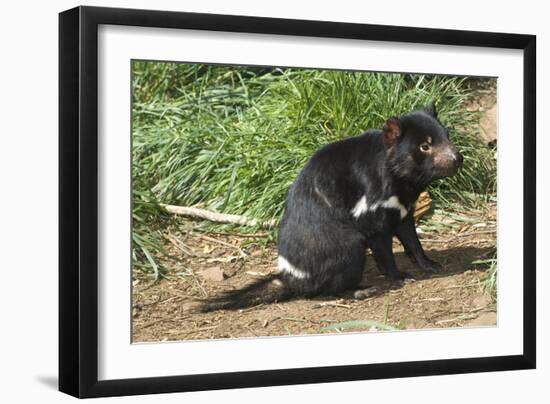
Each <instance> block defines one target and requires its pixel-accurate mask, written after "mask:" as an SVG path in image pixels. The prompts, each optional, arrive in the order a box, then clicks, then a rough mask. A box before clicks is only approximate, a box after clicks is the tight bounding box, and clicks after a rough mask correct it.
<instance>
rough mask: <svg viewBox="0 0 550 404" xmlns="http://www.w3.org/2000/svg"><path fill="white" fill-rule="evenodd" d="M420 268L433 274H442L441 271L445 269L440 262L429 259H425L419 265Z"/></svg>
mask: <svg viewBox="0 0 550 404" xmlns="http://www.w3.org/2000/svg"><path fill="white" fill-rule="evenodd" d="M418 266H419V267H420V268H421V269H422V270H423V271H426V272H432V273H438V272H441V270H442V269H443V267H442V266H441V264H440V263H439V262H436V261H433V260H431V259H429V258H425V259H424V260H422V262H421V263H418Z"/></svg>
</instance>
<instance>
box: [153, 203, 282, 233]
mask: <svg viewBox="0 0 550 404" xmlns="http://www.w3.org/2000/svg"><path fill="white" fill-rule="evenodd" d="M162 206H163V207H164V209H166V211H167V212H169V213H173V214H175V215H181V216H187V217H193V218H200V219H206V220H209V221H211V222H216V223H230V224H238V225H241V226H255V227H261V228H263V229H272V228H274V227H276V226H277V221H276V220H274V219H273V220H268V221H262V220H258V219H249V218H247V217H245V216H241V215H228V214H225V213H217V212H212V211H210V210H206V209H199V208H192V207H187V206H175V205H162Z"/></svg>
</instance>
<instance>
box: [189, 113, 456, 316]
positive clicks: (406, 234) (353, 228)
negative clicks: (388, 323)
mask: <svg viewBox="0 0 550 404" xmlns="http://www.w3.org/2000/svg"><path fill="white" fill-rule="evenodd" d="M462 162H463V157H462V155H461V154H460V153H459V152H458V150H457V149H456V147H455V146H454V145H453V143H452V142H451V141H450V140H449V133H448V131H447V129H446V128H445V127H444V126H443V125H442V124H441V123H440V121H439V120H438V118H437V113H436V111H435V106H434V105H433V103H432V104H431V105H429V106H428V107H424V108H421V109H418V110H415V111H412V112H409V113H407V114H404V115H402V116H400V117H398V118H397V117H392V118H389V119H388V120H387V121H386V123H385V124H384V127H383V128H382V129H371V130H368V131H366V132H364V133H363V134H361V135H359V136H355V137H350V138H347V139H344V140H341V141H337V142H334V143H330V144H327V145H326V146H324V147H322V148H321V149H319V150H318V151H317V152H316V153H315V154H314V155H313V156H312V157H311V159H310V160H309V161H308V163H307V164H306V165H305V167H304V168H303V169H302V171H301V172H300V174H299V175H298V177H297V178H296V180H295V181H294V183H293V185H292V186H291V188H290V190H289V192H288V196H287V199H286V205H285V209H284V214H283V218H282V220H281V223H280V227H279V239H278V241H279V242H278V254H279V255H278V269H279V270H278V272H277V273H276V274H274V275H272V276H270V277H267V278H266V279H261V280H258V281H256V282H254V283H252V284H251V285H249V286H247V287H245V288H244V289H240V290H236V291H232V292H228V293H225V294H223V295H221V296H218V297H215V298H213V299H211V300H208V301H204V302H202V303H200V304H199V309H200V310H201V311H210V310H216V309H236V308H241V307H246V306H250V305H254V304H259V303H270V302H274V301H281V300H285V299H289V298H291V297H295V296H305V297H311V296H315V295H322V294H324V295H334V294H337V293H340V292H342V291H345V290H351V289H354V288H355V289H357V288H358V286H359V283H360V281H361V278H362V273H363V270H364V268H365V260H366V249H367V248H370V249H371V250H372V254H373V256H374V260H375V261H376V265H377V267H378V269H379V270H380V271H381V272H382V273H384V274H385V276H386V277H387V278H389V279H392V280H400V279H405V278H408V277H410V275H409V274H408V273H406V272H401V271H399V270H398V269H397V266H396V264H395V259H394V256H393V252H392V238H393V236H397V238H398V239H399V240H400V242H401V243H402V244H403V246H404V248H405V253H406V254H407V255H408V256H409V257H410V258H411V260H412V261H413V263H415V264H416V265H417V266H418V267H420V268H421V269H422V270H425V271H432V272H437V271H439V270H440V269H441V266H440V265H439V264H438V263H437V262H435V261H432V260H431V259H429V258H428V257H427V256H426V254H425V253H424V250H423V249H422V246H421V244H420V241H419V240H418V236H417V233H416V229H415V225H414V219H413V212H414V206H415V202H416V200H417V199H418V196H419V194H420V193H421V192H422V191H423V190H425V189H426V187H427V186H428V185H429V184H430V182H431V181H433V180H436V179H440V178H443V177H447V176H451V175H454V174H455V173H456V172H457V171H458V169H459V168H460V167H461V165H462Z"/></svg>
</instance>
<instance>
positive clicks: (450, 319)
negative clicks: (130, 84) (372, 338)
mask: <svg viewBox="0 0 550 404" xmlns="http://www.w3.org/2000/svg"><path fill="white" fill-rule="evenodd" d="M460 215H462V217H466V215H467V218H468V221H463V220H461V221H454V220H452V219H449V218H448V217H441V218H438V217H437V216H435V217H432V220H438V221H440V222H441V224H442V225H444V226H445V230H444V231H440V232H436V231H430V232H429V233H425V234H423V238H422V244H423V245H424V248H425V249H426V251H427V254H428V255H429V256H430V257H431V258H432V259H435V260H436V261H438V262H440V263H441V264H442V265H443V267H444V271H443V272H441V273H439V274H435V275H434V274H428V273H423V272H421V271H420V270H418V269H417V268H416V267H414V265H413V264H412V263H411V262H410V261H409V259H408V257H406V256H405V254H404V253H403V250H402V247H401V246H400V244H398V243H397V242H396V243H395V244H394V251H395V254H396V260H397V264H398V267H399V268H400V269H401V270H403V271H407V272H410V273H411V274H413V276H414V277H415V278H416V281H414V282H411V283H402V282H395V283H391V282H388V281H386V280H385V279H384V277H383V276H382V275H381V274H380V273H379V272H378V270H377V269H376V268H375V265H374V260H373V259H372V257H368V258H367V268H366V271H365V273H364V277H363V282H362V286H365V287H367V286H377V287H378V288H379V290H380V291H379V293H378V294H376V295H375V296H373V297H370V298H368V299H365V300H355V299H353V298H352V297H351V296H350V295H348V296H331V297H323V298H317V299H297V300H292V301H288V302H281V303H276V304H270V305H259V306H256V307H252V308H248V309H244V310H238V311H216V312H211V313H192V312H190V311H189V310H188V307H189V303H191V302H193V301H194V300H195V299H202V298H206V297H208V296H214V295H216V294H218V293H221V292H223V291H227V290H230V289H234V288H240V287H242V286H243V285H245V284H247V283H249V282H251V281H252V280H253V279H254V278H256V277H261V276H265V275H266V274H269V273H270V272H272V271H274V270H275V268H276V259H277V251H276V246H275V245H268V246H267V247H266V246H264V245H262V243H260V242H259V241H261V240H263V238H255V237H251V236H245V235H230V234H223V233H202V232H199V231H197V229H196V227H194V226H193V225H192V222H184V221H182V222H181V224H180V226H176V227H174V228H172V229H170V236H169V239H170V244H169V245H167V249H168V250H169V252H170V253H171V254H172V255H174V256H179V257H180V259H179V260H178V263H174V265H176V266H177V268H178V270H179V275H178V276H175V277H174V278H172V279H163V280H161V281H160V282H157V283H155V284H153V285H152V286H150V287H144V286H145V285H144V284H143V283H142V282H141V281H140V280H139V279H138V280H135V281H134V288H133V290H134V300H133V313H132V316H133V341H134V342H146V341H169V340H189V339H212V338H215V339H218V338H236V337H254V336H275V335H298V334H319V333H326V332H331V333H334V332H354V331H362V332H365V331H379V330H384V329H386V327H392V328H395V329H418V328H446V327H464V326H478V325H496V301H495V300H494V298H493V297H492V296H491V295H490V294H489V293H487V292H486V291H484V288H483V282H482V281H483V279H484V271H485V269H486V267H485V268H484V267H482V266H476V265H475V264H472V262H474V261H476V260H483V259H488V258H491V257H492V256H493V255H494V253H495V246H496V222H495V219H496V218H495V216H496V206H495V205H491V206H488V207H487V209H486V210H484V211H469V212H463V213H460ZM191 268H192V270H191ZM352 320H369V321H367V322H365V323H364V324H363V323H361V324H354V327H349V328H348V325H343V326H342V327H338V325H339V324H340V323H343V322H347V321H352ZM330 326H333V327H335V328H334V329H325V327H330Z"/></svg>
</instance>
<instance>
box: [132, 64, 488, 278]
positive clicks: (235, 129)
mask: <svg viewBox="0 0 550 404" xmlns="http://www.w3.org/2000/svg"><path fill="white" fill-rule="evenodd" d="M470 92H471V90H470V87H469V85H467V79H465V78H455V77H429V76H422V75H402V74H385V73H384V74H382V73H363V72H340V71H317V70H304V69H272V68H256V67H231V66H227V67H225V66H208V65H196V64H195V65H187V64H175V63H153V62H134V63H133V105H132V107H133V110H132V113H133V117H132V118H133V119H132V129H133V137H132V139H133V148H132V153H133V162H132V168H133V184H134V188H133V189H134V212H133V213H134V232H135V236H134V252H133V254H134V258H135V262H136V269H138V270H142V271H145V272H147V273H149V274H152V275H154V276H155V277H158V276H161V275H162V268H160V269H159V267H158V264H157V263H156V262H155V259H154V257H155V255H156V254H158V251H159V250H158V246H159V245H160V243H159V240H160V238H161V237H162V235H161V233H160V229H161V228H162V220H164V217H163V215H162V214H161V213H160V209H159V208H158V205H157V204H158V203H159V202H160V203H168V204H178V205H185V206H192V205H199V206H201V207H204V208H207V209H210V210H214V211H219V212H224V213H233V214H242V215H246V216H249V217H251V218H257V219H265V220H268V219H273V218H275V219H277V218H279V217H280V215H281V213H282V209H283V206H284V199H285V196H286V192H287V190H288V188H289V186H290V185H291V183H292V181H293V180H294V178H295V177H296V175H297V173H298V172H299V170H300V169H301V168H302V167H303V165H304V164H305V162H306V161H307V160H308V159H309V157H310V156H311V155H312V154H313V153H314V151H315V150H317V149H318V148H319V147H320V146H322V145H324V144H326V143H329V142H332V141H335V140H338V139H342V138H345V137H348V136H353V135H357V134H360V133H361V132H363V131H364V130H366V129H369V128H379V127H381V126H382V125H383V123H384V121H385V119H387V118H388V117H390V116H393V115H399V114H401V113H405V112H408V111H410V110H412V109H414V108H418V107H421V106H423V105H426V104H427V103H428V102H429V101H430V100H432V99H434V100H435V101H436V103H437V108H438V112H439V116H440V118H441V120H442V122H443V123H444V124H445V125H446V126H448V127H449V128H452V130H451V138H452V139H453V141H454V142H455V143H456V144H457V146H458V147H459V148H460V150H461V151H462V152H463V154H464V155H465V158H466V163H465V166H464V169H463V170H462V172H461V173H460V175H458V176H456V177H454V178H452V179H448V180H445V181H442V182H439V183H436V184H434V185H433V186H432V188H431V193H432V196H433V197H434V199H435V200H436V201H437V203H438V204H439V205H443V206H445V205H449V204H456V203H459V204H461V205H466V206H475V205H478V204H480V203H482V202H483V201H485V200H487V199H488V198H491V197H494V194H495V187H496V184H495V180H496V176H495V169H496V168H495V161H494V158H493V153H494V151H493V150H491V149H490V148H488V147H486V146H484V145H482V144H480V143H479V142H478V141H477V140H476V139H477V138H476V134H475V133H473V132H471V129H470V128H471V127H473V122H474V121H475V120H476V118H477V117H476V115H475V113H471V112H467V111H466V110H465V108H464V103H465V101H466V100H467V98H468V97H469V95H470ZM205 225H211V224H205Z"/></svg>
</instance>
